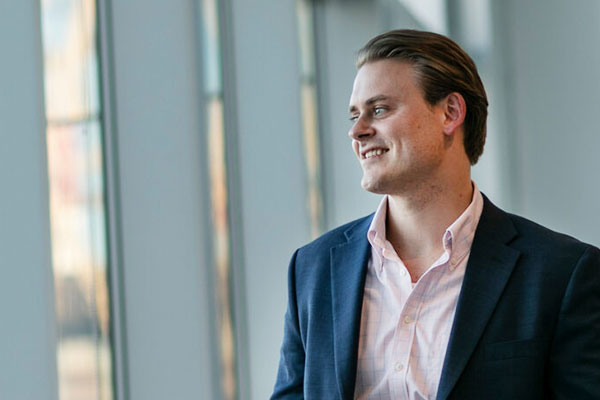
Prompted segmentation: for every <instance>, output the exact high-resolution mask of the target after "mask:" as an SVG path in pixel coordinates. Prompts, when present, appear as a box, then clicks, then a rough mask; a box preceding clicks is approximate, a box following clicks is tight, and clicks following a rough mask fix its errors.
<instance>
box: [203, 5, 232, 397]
mask: <svg viewBox="0 0 600 400" xmlns="http://www.w3.org/2000/svg"><path fill="white" fill-rule="evenodd" d="M219 6H220V3H219V2H218V1H217V0H202V9H201V12H202V35H201V39H202V52H203V71H204V82H203V83H204V90H205V105H206V109H205V113H206V114H205V115H206V118H207V126H206V140H207V148H208V170H209V179H210V193H211V214H212V215H211V217H212V218H211V219H212V229H213V231H214V235H213V239H212V247H213V262H214V265H213V268H214V273H215V294H216V299H215V303H216V304H215V306H216V314H217V320H218V321H217V335H218V346H219V348H218V356H219V363H220V381H221V382H220V386H221V388H220V389H221V398H222V399H224V400H234V399H237V398H239V396H238V382H237V375H236V362H237V359H236V346H235V344H236V343H235V323H234V314H233V307H234V304H233V303H234V302H233V293H232V292H231V288H232V286H233V285H232V280H233V277H232V261H231V232H230V220H229V194H228V190H227V185H228V182H227V161H226V159H227V157H226V156H227V153H226V151H227V137H226V132H225V119H224V102H223V76H222V73H221V72H222V63H221V62H222V59H221V37H220V35H219V12H220V8H219Z"/></svg>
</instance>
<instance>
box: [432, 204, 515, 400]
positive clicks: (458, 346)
mask: <svg viewBox="0 0 600 400" xmlns="http://www.w3.org/2000/svg"><path fill="white" fill-rule="evenodd" d="M516 235H517V231H516V229H515V227H514V225H513V223H512V221H511V220H510V218H509V216H508V215H507V214H506V213H505V212H503V211H502V210H500V209H499V208H497V207H496V206H494V205H493V204H492V203H491V202H490V201H489V199H488V198H487V197H485V196H484V205H483V212H482V214H481V219H480V220H479V224H478V226H477V230H476V232H475V238H474V239H473V245H472V246H471V254H470V256H469V261H468V263H467V269H466V272H465V277H464V281H463V285H462V289H461V292H460V295H459V298H458V304H457V308H456V314H455V317H454V323H453V325H452V331H451V333H450V339H449V342H448V349H447V351H446V357H445V360H444V367H443V369H442V375H441V378H440V384H439V386H438V394H437V399H438V400H442V399H446V398H447V397H448V396H449V395H450V393H451V391H452V389H453V388H454V386H455V384H456V382H457V381H458V379H459V377H460V375H461V374H462V371H463V370H464V368H465V366H466V364H467V362H468V360H469V358H470V357H471V355H472V353H473V350H474V349H475V346H476V345H477V343H478V341H479V338H480V337H481V335H482V334H483V331H484V329H485V327H486V325H487V323H488V321H489V319H490V317H491V315H492V313H493V311H494V309H495V307H496V304H497V302H498V300H499V298H500V295H501V294H502V291H503V289H504V287H505V286H506V283H507V282H508V279H509V277H510V275H511V273H512V271H513V269H514V266H515V264H516V261H517V259H518V257H519V254H520V252H519V251H518V250H515V249H513V248H511V247H509V246H508V245H507V244H508V243H509V242H510V241H511V240H512V239H513V238H514V237H515V236H516Z"/></svg>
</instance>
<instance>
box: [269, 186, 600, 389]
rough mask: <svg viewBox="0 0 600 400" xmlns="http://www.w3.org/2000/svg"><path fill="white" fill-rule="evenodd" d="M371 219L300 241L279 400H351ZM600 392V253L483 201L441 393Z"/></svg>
mask: <svg viewBox="0 0 600 400" xmlns="http://www.w3.org/2000/svg"><path fill="white" fill-rule="evenodd" d="M372 218H373V216H372V215H371V216H368V217H365V218H362V219H359V220H357V221H354V222H351V223H349V224H346V225H344V226H342V227H340V228H337V229H335V230H333V231H330V232H328V233H326V234H325V235H323V236H321V237H320V238H319V239H317V240H315V241H314V242H312V243H310V244H308V245H306V246H304V247H302V248H300V249H299V250H297V251H296V253H295V254H294V256H293V257H292V260H291V263H290V268H289V276H288V279H289V282H288V285H289V288H288V290H289V292H288V296H289V298H288V309H287V312H286V316H285V326H284V339H283V345H282V348H281V360H280V364H279V371H278V374H277V381H276V384H275V390H274V393H273V396H272V398H273V399H300V398H306V399H318V400H329V399H352V398H353V396H354V385H355V378H356V368H357V367H356V366H357V349H358V335H359V327H360V316H361V309H362V301H363V290H364V284H365V275H366V269H367V264H368V260H369V257H370V245H369V242H368V240H367V230H368V227H369V225H370V223H371V220H372ZM547 398H555V399H576V400H583V399H600V250H598V249H597V248H596V247H593V246H590V245H587V244H585V243H582V242H579V241H577V240H576V239H573V238H571V237H568V236H565V235H562V234H558V233H556V232H552V231H550V230H548V229H546V228H544V227H542V226H540V225H537V224H535V223H533V222H531V221H528V220H526V219H523V218H521V217H517V216H515V215H511V214H507V213H505V212H503V211H502V210H500V209H498V208H497V207H495V206H494V205H493V204H492V203H491V202H490V201H489V200H488V199H487V198H484V207H483V212H482V215H481V219H480V221H479V224H478V226H477V230H476V233H475V237H474V240H473V245H472V247H471V255H470V257H469V261H468V264H467V268H466V272H465V277H464V281H463V285H462V289H461V292H460V296H459V300H458V305H457V309H456V315H455V318H454V323H453V326H452V331H451V335H450V339H449V343H448V349H447V352H446V356H445V360H444V366H443V370H442V375H441V379H440V383H439V387H438V395H437V399H438V400H443V399H503V400H504V399H511V400H515V399H527V400H531V399H547Z"/></svg>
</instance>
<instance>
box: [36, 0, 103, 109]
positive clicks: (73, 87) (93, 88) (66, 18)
mask: <svg viewBox="0 0 600 400" xmlns="http://www.w3.org/2000/svg"><path fill="white" fill-rule="evenodd" d="M42 33H43V41H44V85H45V91H46V99H45V100H46V116H47V118H48V119H49V120H53V121H64V120H73V119H82V118H87V117H89V116H95V117H97V116H98V112H99V110H100V101H99V98H100V96H99V89H98V83H99V82H98V61H97V51H96V3H95V2H94V1H93V0H42Z"/></svg>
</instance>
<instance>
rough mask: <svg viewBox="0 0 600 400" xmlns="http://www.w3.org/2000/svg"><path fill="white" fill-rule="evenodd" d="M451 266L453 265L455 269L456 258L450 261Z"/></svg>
mask: <svg viewBox="0 0 600 400" xmlns="http://www.w3.org/2000/svg"><path fill="white" fill-rule="evenodd" d="M450 265H452V266H453V267H454V266H455V265H456V258H453V259H451V260H450Z"/></svg>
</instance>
